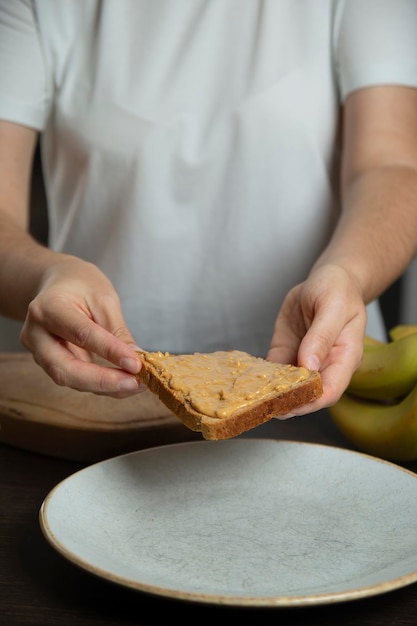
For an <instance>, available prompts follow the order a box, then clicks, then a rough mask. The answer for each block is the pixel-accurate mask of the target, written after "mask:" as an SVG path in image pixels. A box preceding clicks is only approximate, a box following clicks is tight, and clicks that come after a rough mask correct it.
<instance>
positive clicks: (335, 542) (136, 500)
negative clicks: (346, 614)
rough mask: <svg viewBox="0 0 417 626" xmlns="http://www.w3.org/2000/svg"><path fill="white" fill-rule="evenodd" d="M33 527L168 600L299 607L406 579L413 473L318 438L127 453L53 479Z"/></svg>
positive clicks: (413, 543)
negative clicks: (317, 441) (54, 482)
mask: <svg viewBox="0 0 417 626" xmlns="http://www.w3.org/2000/svg"><path fill="white" fill-rule="evenodd" d="M40 523H41V528H42V530H43V533H44V534H45V537H46V538H47V540H48V541H49V542H50V543H51V544H52V546H54V548H55V549H56V550H57V551H58V552H60V553H61V554H62V555H63V556H64V557H66V558H67V559H69V560H70V561H72V562H73V563H75V564H77V565H78V566H80V567H82V568H83V569H85V570H87V571H89V572H91V573H93V574H95V575H97V576H100V577H102V578H105V579H107V580H110V581H113V582H115V583H118V584H121V585H125V586H127V587H130V588H133V589H137V590H140V591H145V592H150V593H152V594H156V595H160V596H165V597H170V598H176V599H181V600H190V601H197V602H204V603H212V604H223V605H234V606H269V607H284V606H303V605H313V604H327V603H331V602H341V601H346V600H352V599H356V598H362V597H366V596H373V595H376V594H380V593H384V592H387V591H390V590H392V589H396V588H398V587H403V586H405V585H408V584H411V583H413V582H415V581H417V475H415V474H413V473H411V472H409V471H407V470H404V469H401V468H400V467H397V466H396V465H394V464H392V463H388V462H386V461H381V460H379V459H375V458H373V457H370V456H367V455H365V454H361V453H356V452H351V451H349V450H344V449H339V448H333V447H330V446H324V445H318V444H308V443H296V442H287V441H286V442H283V441H276V440H267V439H265V440H262V439H239V438H238V439H233V440H229V441H218V442H206V441H203V442H193V443H184V444H176V445H169V446H163V447H158V448H150V449H147V450H141V451H139V452H134V453H131V454H127V455H124V456H120V457H117V458H114V459H110V460H107V461H103V462H101V463H97V464H95V465H91V466H90V467H88V468H86V469H83V470H81V471H79V472H77V473H76V474H74V475H72V476H70V477H69V478H66V479H65V480H64V481H62V482H61V483H60V484H59V485H57V486H56V487H55V488H54V489H53V490H52V491H51V492H50V494H49V495H48V496H47V498H46V499H45V501H44V502H43V504H42V507H41V510H40Z"/></svg>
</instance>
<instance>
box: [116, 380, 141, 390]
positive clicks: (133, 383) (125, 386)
mask: <svg viewBox="0 0 417 626" xmlns="http://www.w3.org/2000/svg"><path fill="white" fill-rule="evenodd" d="M118 389H119V391H137V390H138V389H139V384H138V381H137V380H136V378H123V380H121V381H120V383H119V386H118Z"/></svg>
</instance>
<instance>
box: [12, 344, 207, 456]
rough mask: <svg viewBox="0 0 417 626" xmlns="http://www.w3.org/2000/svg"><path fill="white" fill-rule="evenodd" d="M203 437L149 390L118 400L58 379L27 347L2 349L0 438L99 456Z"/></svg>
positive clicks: (57, 452) (37, 448)
mask: <svg viewBox="0 0 417 626" xmlns="http://www.w3.org/2000/svg"><path fill="white" fill-rule="evenodd" d="M198 439H201V435H200V434H199V433H194V432H193V431H191V430H189V429H188V428H187V427H186V426H184V425H183V424H182V422H180V420H179V419H178V418H177V417H175V415H173V414H172V413H171V412H170V411H169V410H168V409H167V408H166V407H165V405H164V404H162V403H161V402H160V401H159V400H158V398H157V397H156V396H155V395H154V394H152V393H151V392H149V391H145V392H144V393H141V394H139V395H137V396H135V397H131V398H126V399H123V400H116V399H114V398H107V397H105V396H98V395H95V394H91V393H86V392H78V391H75V390H73V389H69V388H67V387H60V386H59V385H56V384H55V383H54V382H53V381H52V380H51V379H50V378H49V376H48V375H47V374H46V373H45V372H44V371H43V370H42V369H41V368H40V367H39V366H38V365H37V364H36V363H35V362H34V360H33V358H32V355H31V354H28V353H26V352H3V353H1V352H0V441H2V442H3V443H6V444H9V445H13V446H17V447H21V448H23V449H26V450H31V451H33V452H38V453H41V454H47V455H51V456H55V457H60V458H65V459H69V460H75V461H82V462H89V463H90V462H95V461H99V460H102V459H104V458H108V457H110V456H115V455H117V454H124V453H126V452H131V451H133V450H138V449H142V448H147V447H151V446H156V445H163V444H169V443H178V442H181V441H191V440H198Z"/></svg>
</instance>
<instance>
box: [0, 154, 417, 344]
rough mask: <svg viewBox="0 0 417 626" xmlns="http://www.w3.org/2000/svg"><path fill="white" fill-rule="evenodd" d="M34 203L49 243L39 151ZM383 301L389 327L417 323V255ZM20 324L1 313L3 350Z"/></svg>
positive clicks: (34, 222) (38, 228)
mask: <svg viewBox="0 0 417 626" xmlns="http://www.w3.org/2000/svg"><path fill="white" fill-rule="evenodd" d="M31 207H32V213H31V220H30V229H31V232H32V234H33V235H34V236H35V237H36V238H37V239H38V240H39V241H41V242H42V243H47V240H48V221H47V217H46V198H45V190H44V186H43V177H42V167H41V162H40V156H39V151H37V153H36V156H35V163H34V170H33V179H32V204H31ZM380 302H381V308H382V312H383V315H384V320H385V325H386V328H387V330H388V329H390V328H392V327H393V326H395V325H396V324H399V323H402V324H417V258H416V259H414V261H413V262H412V263H411V264H410V266H409V267H408V269H407V271H406V272H405V273H404V275H403V276H402V277H401V278H400V279H399V280H398V281H397V282H396V283H394V285H392V287H390V289H388V290H387V291H386V292H385V293H384V294H383V296H382V297H381V299H380ZM20 327H21V324H20V322H15V321H12V320H8V319H6V318H4V317H1V316H0V351H3V352H6V351H15V350H18V351H21V350H23V348H22V346H21V345H20V342H19V332H20Z"/></svg>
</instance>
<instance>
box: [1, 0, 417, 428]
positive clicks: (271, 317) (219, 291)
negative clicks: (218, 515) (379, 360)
mask: <svg viewBox="0 0 417 626" xmlns="http://www.w3.org/2000/svg"><path fill="white" fill-rule="evenodd" d="M416 35H417V2H415V0H349V1H343V0H320V1H319V2H317V0H194V1H193V2H189V1H188V0H158V1H156V2H155V1H153V0H122V1H120V0H85V1H84V2H72V1H71V0H32V1H31V0H14V2H9V1H8V0H0V294H1V300H0V301H1V305H0V314H1V315H2V316H4V317H8V318H12V319H15V320H21V322H22V330H21V342H22V345H23V346H24V347H25V348H26V349H28V350H29V351H31V352H32V354H33V356H34V359H35V361H36V362H37V363H39V364H40V365H41V366H42V367H43V368H44V369H45V371H46V372H47V373H48V374H49V375H50V376H51V377H52V379H53V380H54V381H55V382H56V383H57V384H59V385H66V386H68V387H71V388H74V389H77V390H79V391H91V392H93V393H97V394H106V395H109V396H114V397H117V398H123V397H127V396H131V395H133V394H135V393H138V392H140V391H141V390H142V389H141V387H140V386H138V384H137V381H136V377H135V374H136V373H137V372H138V371H139V368H140V363H139V361H138V358H137V354H136V351H135V350H136V347H137V346H138V345H139V346H140V347H141V348H142V349H145V350H162V351H168V352H175V353H177V352H178V353H182V352H196V351H203V352H205V351H213V350H217V349H240V350H245V351H248V352H250V353H252V354H255V355H259V356H265V357H267V358H268V359H272V360H275V361H278V362H291V363H295V364H298V365H303V366H306V367H309V368H312V369H318V370H320V372H321V375H322V380H323V389H324V391H323V396H322V397H321V398H320V399H319V400H317V401H314V402H313V403H311V404H309V405H306V406H304V407H302V408H301V409H300V410H299V411H298V412H295V413H294V414H301V413H304V414H307V413H312V412H314V411H317V410H319V409H321V408H324V407H328V406H330V405H332V404H333V403H335V402H336V401H337V400H338V398H339V397H340V396H341V394H342V393H343V392H344V390H345V389H346V387H347V385H348V383H349V380H350V377H351V375H352V373H353V372H354V370H355V369H356V368H357V366H358V364H359V363H360V359H361V355H362V349H363V340H364V334H365V333H369V334H374V335H375V336H376V335H377V334H378V333H381V332H383V328H382V326H381V317H380V313H379V311H378V300H377V299H378V297H379V296H380V295H381V294H382V293H383V292H384V291H385V290H386V289H387V288H388V287H389V286H390V285H391V284H392V283H393V282H394V281H395V280H396V279H397V278H398V277H399V276H400V275H401V274H402V272H403V271H404V270H405V268H406V267H407V265H408V264H409V263H410V261H411V260H412V258H413V257H414V255H415V254H416V252H417V237H416V233H417V211H416V206H417V90H416V87H417V36H416ZM38 140H39V141H40V146H41V153H42V160H43V168H44V177H45V187H46V194H47V200H48V211H49V214H48V219H49V241H48V245H47V246H42V245H41V244H39V243H38V242H36V241H35V240H34V239H33V238H31V236H30V235H29V234H28V232H27V223H28V212H29V209H30V206H29V205H30V202H29V192H28V189H29V182H30V176H31V167H32V162H33V154H34V151H35V148H36V145H37V142H38ZM287 417H288V416H287Z"/></svg>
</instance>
